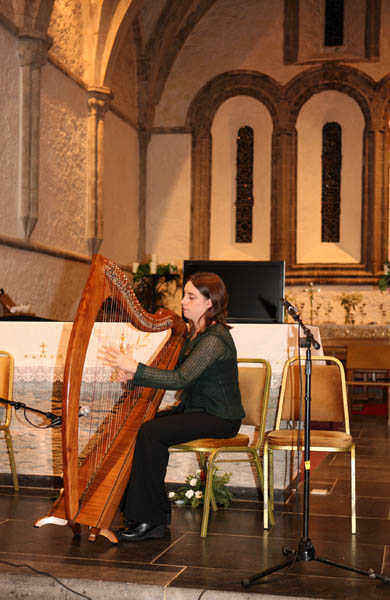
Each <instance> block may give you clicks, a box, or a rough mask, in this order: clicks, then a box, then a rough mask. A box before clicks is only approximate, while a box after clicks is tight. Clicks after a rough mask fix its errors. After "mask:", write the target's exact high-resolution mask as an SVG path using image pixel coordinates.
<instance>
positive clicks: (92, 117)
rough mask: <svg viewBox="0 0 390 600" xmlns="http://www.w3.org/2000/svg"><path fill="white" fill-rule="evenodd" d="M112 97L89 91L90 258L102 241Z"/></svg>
mask: <svg viewBox="0 0 390 600" xmlns="http://www.w3.org/2000/svg"><path fill="white" fill-rule="evenodd" d="M111 98H112V94H111V90H110V89H109V88H106V87H90V88H88V213H87V242H88V250H89V253H90V254H91V255H92V254H96V253H97V252H98V250H99V248H100V245H101V243H102V241H103V220H104V219H103V182H104V115H105V113H106V111H107V109H108V105H109V102H110V100H111Z"/></svg>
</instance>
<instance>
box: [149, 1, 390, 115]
mask: <svg viewBox="0 0 390 600" xmlns="http://www.w3.org/2000/svg"><path fill="white" fill-rule="evenodd" d="M364 9H365V2H364V1H363V0H357V1H356V2H355V0H348V1H347V2H346V13H345V14H346V24H345V44H346V45H345V46H343V47H340V48H339V51H337V50H332V52H333V53H334V56H333V55H331V54H330V50H328V49H324V48H323V46H320V40H321V39H322V37H323V15H322V13H321V11H319V10H318V2H317V1H315V0H306V1H305V2H304V3H303V4H302V10H301V11H300V27H301V29H300V41H299V53H298V54H299V56H298V60H299V61H301V62H297V63H296V64H294V65H291V64H290V65H285V64H284V61H283V20H284V2H283V1H282V0H275V1H273V2H272V3H271V2H267V1H266V0H246V2H245V10H242V6H241V5H240V3H237V2H236V1H235V0H223V1H222V0H217V2H215V4H214V5H213V7H212V8H211V9H210V10H209V11H207V13H206V14H205V16H204V17H203V18H202V20H201V21H200V22H199V23H198V25H197V27H196V28H195V29H194V31H193V32H192V33H191V34H190V36H189V37H188V38H187V40H186V42H185V44H184V45H183V48H182V49H181V51H180V54H179V55H178V57H177V59H176V61H175V63H174V65H173V68H172V70H171V72H170V75H169V77H168V79H167V82H166V85H165V89H164V93H163V96H162V99H161V102H160V104H159V105H158V107H157V110H156V120H155V124H156V125H157V126H164V125H165V126H174V125H182V124H183V123H184V122H185V115H186V113H187V110H188V107H189V105H190V103H191V100H192V99H193V97H194V96H195V94H196V93H197V92H198V90H199V89H200V88H201V87H202V86H203V85H204V84H205V83H206V82H207V81H210V80H211V79H213V78H214V77H215V76H217V75H219V74H221V73H224V72H226V71H234V70H252V71H256V72H259V73H264V74H266V75H268V76H269V77H272V78H273V79H274V80H276V81H277V82H278V83H280V84H282V85H286V84H287V83H288V82H289V81H291V79H293V78H294V77H295V76H296V75H298V74H299V73H301V72H303V71H305V70H307V68H308V67H309V68H310V66H311V64H316V63H317V64H318V63H321V62H323V61H324V60H326V59H329V58H332V59H338V60H340V61H343V60H344V61H345V62H346V63H347V64H348V63H350V64H351V65H352V66H353V67H355V68H357V69H359V70H360V71H362V72H364V73H366V74H367V75H369V76H371V77H372V78H373V79H374V80H375V81H378V80H380V79H381V78H382V77H384V76H386V75H388V72H389V62H390V41H389V36H388V31H389V27H390V3H389V2H382V9H381V31H380V58H379V59H378V60H366V59H365V58H364V27H365V17H364ZM220 40H225V41H226V43H220ZM210 56H212V57H213V60H210Z"/></svg>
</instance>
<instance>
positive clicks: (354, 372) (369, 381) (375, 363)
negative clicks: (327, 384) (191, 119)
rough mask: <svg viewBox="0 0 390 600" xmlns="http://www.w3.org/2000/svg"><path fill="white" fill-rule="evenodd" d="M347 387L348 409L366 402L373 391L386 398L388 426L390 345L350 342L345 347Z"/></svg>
mask: <svg viewBox="0 0 390 600" xmlns="http://www.w3.org/2000/svg"><path fill="white" fill-rule="evenodd" d="M346 374H347V387H348V396H349V403H350V407H351V408H353V405H354V404H355V403H356V402H359V403H362V402H367V401H368V399H369V398H370V396H372V395H375V391H378V390H382V391H384V392H385V394H386V397H387V424H388V425H389V426H390V345H389V344H379V343H378V344H376V343H372V342H371V343H370V342H367V343H360V342H351V343H349V344H348V346H347V358H346Z"/></svg>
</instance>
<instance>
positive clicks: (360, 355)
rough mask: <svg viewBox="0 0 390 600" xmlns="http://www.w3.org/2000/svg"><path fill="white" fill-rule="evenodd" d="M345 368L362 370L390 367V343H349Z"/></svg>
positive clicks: (378, 369)
mask: <svg viewBox="0 0 390 600" xmlns="http://www.w3.org/2000/svg"><path fill="white" fill-rule="evenodd" d="M346 368H347V369H355V370H362V371H364V370H372V371H382V370H383V371H388V370H389V369H390V344H375V343H372V342H371V343H370V342H367V343H360V342H359V343H358V342H351V343H349V344H348V346H347V362H346Z"/></svg>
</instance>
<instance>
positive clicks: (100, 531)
mask: <svg viewBox="0 0 390 600" xmlns="http://www.w3.org/2000/svg"><path fill="white" fill-rule="evenodd" d="M44 525H62V526H64V525H68V526H69V527H70V528H71V529H72V530H73V533H74V535H81V525H80V523H75V522H74V521H69V520H68V519H60V518H59V517H53V516H48V517H43V518H42V519H38V521H36V522H35V523H34V527H43V526H44ZM88 529H89V535H88V541H90V542H95V541H96V538H97V536H98V535H102V536H103V537H105V538H107V539H108V541H109V542H111V544H117V543H118V538H117V537H116V535H115V533H114V532H113V531H111V530H110V529H104V528H103V527H102V528H99V527H89V528H88Z"/></svg>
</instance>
